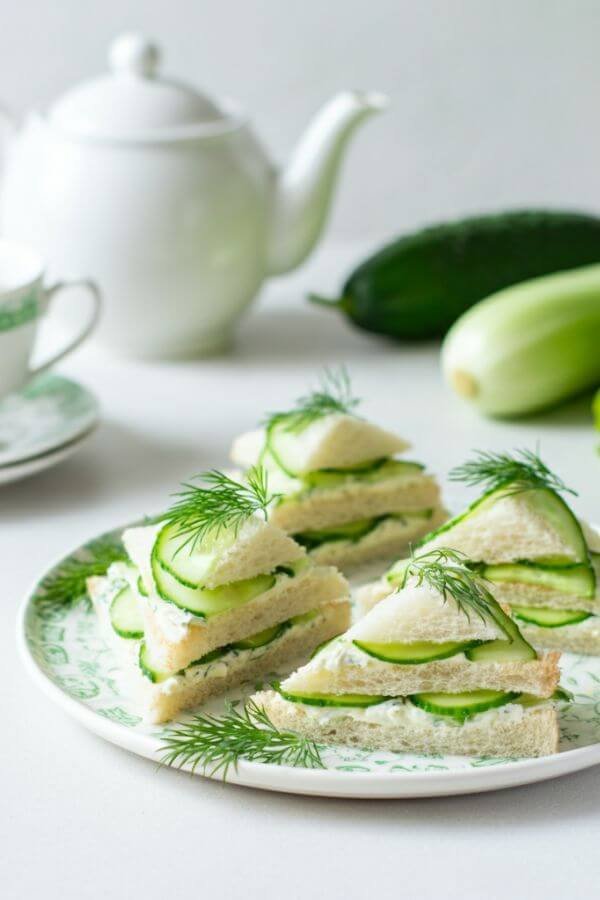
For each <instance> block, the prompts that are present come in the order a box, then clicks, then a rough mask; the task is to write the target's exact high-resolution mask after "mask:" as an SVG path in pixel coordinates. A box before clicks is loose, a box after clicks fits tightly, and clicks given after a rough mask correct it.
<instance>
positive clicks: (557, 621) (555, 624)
mask: <svg viewBox="0 0 600 900" xmlns="http://www.w3.org/2000/svg"><path fill="white" fill-rule="evenodd" d="M511 609H512V614H513V616H514V617H515V618H516V619H521V620H522V621H523V622H528V623H529V624H531V625H538V626H539V627H540V628H563V627H564V626H565V625H577V624H578V623H579V622H584V621H585V620H586V619H589V618H590V616H591V615H592V613H589V612H584V611H583V610H581V609H549V608H546V607H545V608H542V607H540V608H538V607H534V606H513V607H511Z"/></svg>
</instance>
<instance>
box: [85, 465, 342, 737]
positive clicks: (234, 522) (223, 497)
mask: <svg viewBox="0 0 600 900" xmlns="http://www.w3.org/2000/svg"><path fill="white" fill-rule="evenodd" d="M203 482H204V484H203V485H202V486H197V485H195V484H189V485H185V486H184V490H183V492H182V493H181V494H180V495H178V496H179V499H178V500H177V501H176V503H175V504H174V505H173V506H172V507H171V508H170V509H169V510H168V511H167V512H166V513H165V514H164V516H162V517H160V519H159V520H158V521H156V522H155V523H154V524H151V525H147V526H143V527H136V528H129V529H127V530H126V531H125V532H124V534H123V543H124V545H125V548H126V550H127V554H128V556H129V561H128V562H126V563H120V562H117V563H113V564H112V565H111V566H110V568H109V569H108V572H107V573H106V575H105V576H102V577H95V578H90V579H89V580H88V591H89V594H90V596H91V598H92V601H93V604H94V608H95V610H96V612H97V614H98V616H99V618H100V620H101V622H102V624H103V626H104V630H105V633H106V634H107V635H108V637H109V639H110V642H111V643H112V644H113V645H114V646H115V647H116V649H117V651H118V653H119V655H120V658H121V663H122V667H123V671H124V674H125V675H126V676H127V679H128V681H129V683H130V687H131V690H132V691H133V692H134V694H135V696H136V697H137V698H138V700H139V704H140V710H141V712H142V713H143V715H144V717H145V719H146V721H148V722H163V721H167V720H169V719H171V718H172V717H173V716H175V715H176V714H177V713H179V712H180V711H182V710H184V709H189V708H190V707H193V706H195V705H197V704H199V703H202V702H203V701H204V700H206V699H207V698H208V697H210V696H213V695H215V694H219V693H221V692H223V691H225V690H228V689H230V688H232V687H234V686H236V685H238V684H240V683H242V682H243V681H246V680H248V679H254V678H256V677H258V676H261V675H265V674H266V673H268V672H272V671H273V670H276V669H277V668H278V667H280V666H282V665H285V664H289V663H290V661H295V660H297V658H298V657H302V656H304V657H305V658H306V657H307V656H308V655H309V654H310V652H311V651H312V650H313V649H314V648H315V647H316V646H318V645H319V644H320V643H322V642H323V641H324V640H328V639H329V638H331V637H333V636H334V635H337V634H340V633H341V632H342V631H344V629H345V628H346V627H347V626H348V621H349V602H348V585H347V582H346V581H345V579H344V578H343V576H342V575H340V573H339V572H337V570H336V569H334V568H333V567H327V566H319V565H315V564H314V563H313V562H312V561H311V560H309V559H308V558H307V556H306V551H305V549H304V548H303V547H301V546H300V545H299V544H297V543H296V542H295V541H294V540H293V539H292V538H291V537H289V536H288V535H286V534H285V533H284V532H283V531H282V530H281V529H279V528H278V527H277V526H276V525H273V524H272V523H270V522H267V521H265V519H264V512H265V509H266V506H267V504H268V502H269V500H270V495H269V492H268V489H267V482H266V473H265V472H264V470H263V469H255V470H253V471H251V472H250V473H249V475H248V480H247V483H246V484H243V485H242V484H239V483H238V482H236V481H233V480H232V479H231V478H229V477H228V476H226V475H224V474H223V473H221V472H210V473H208V474H207V475H205V476H204V477H203Z"/></svg>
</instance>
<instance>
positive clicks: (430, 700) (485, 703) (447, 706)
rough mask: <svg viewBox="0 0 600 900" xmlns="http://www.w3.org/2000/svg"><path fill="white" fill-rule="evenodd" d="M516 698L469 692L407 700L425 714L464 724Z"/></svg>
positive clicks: (495, 693)
mask: <svg viewBox="0 0 600 900" xmlns="http://www.w3.org/2000/svg"><path fill="white" fill-rule="evenodd" d="M518 698H519V694H514V693H507V692H505V691H469V692H467V693H464V694H436V693H426V694H412V695H411V696H410V697H409V698H408V699H409V700H410V702H411V703H413V704H414V705H415V706H418V707H419V709H423V710H425V712H428V713H433V714H434V715H436V716H450V717H451V718H453V719H457V720H458V721H459V722H464V721H465V720H466V719H468V718H470V716H475V715H477V713H482V712H485V711H486V710H488V709H495V708H496V707H498V706H504V704H505V703H514V702H515V700H517V699H518Z"/></svg>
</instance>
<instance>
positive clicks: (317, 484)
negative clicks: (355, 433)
mask: <svg viewBox="0 0 600 900" xmlns="http://www.w3.org/2000/svg"><path fill="white" fill-rule="evenodd" d="M424 468H425V467H424V466H422V465H421V463H417V462H408V461H404V460H397V459H379V460H376V461H375V462H372V463H369V464H368V465H366V466H364V467H361V468H354V469H319V470H318V471H316V472H308V473H307V474H305V475H303V476H302V482H303V485H304V487H305V489H306V490H315V489H317V488H318V489H331V488H337V487H340V485H343V484H347V483H348V482H350V481H360V482H366V483H367V484H372V483H373V482H377V481H387V480H388V479H389V478H408V477H409V476H411V475H419V474H420V473H421V472H422V471H423V469H424Z"/></svg>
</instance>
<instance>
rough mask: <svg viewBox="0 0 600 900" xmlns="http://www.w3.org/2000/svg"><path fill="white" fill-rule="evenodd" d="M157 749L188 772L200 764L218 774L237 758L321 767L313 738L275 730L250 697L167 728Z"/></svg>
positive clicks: (236, 761)
mask: <svg viewBox="0 0 600 900" xmlns="http://www.w3.org/2000/svg"><path fill="white" fill-rule="evenodd" d="M160 752H161V753H162V754H163V755H162V758H161V762H163V763H164V764H165V765H169V766H172V765H176V766H178V767H181V766H186V765H187V766H190V767H191V771H192V772H194V771H195V770H196V769H197V768H198V766H200V767H201V768H202V769H203V771H204V772H205V774H207V775H215V774H216V773H217V772H221V771H222V773H223V780H225V779H226V778H227V772H228V771H229V768H230V767H231V766H233V767H234V769H237V764H238V762H239V760H240V759H245V760H249V761H251V762H262V763H272V764H274V765H278V766H282V765H288V766H300V767H303V768H305V769H322V768H324V765H323V760H322V759H321V754H320V753H319V748H318V747H317V745H316V744H315V743H314V742H313V741H310V740H308V739H307V738H304V737H302V736H301V735H299V734H294V733H293V732H291V731H279V729H278V728H276V727H275V725H273V723H272V722H271V720H270V718H269V716H268V715H267V713H266V712H265V710H264V709H263V708H262V707H261V706H258V705H257V703H256V702H255V701H253V700H249V701H248V702H247V703H246V705H245V706H244V707H243V709H242V710H241V711H239V710H237V709H235V707H234V704H233V703H231V702H229V703H227V713H226V714H225V715H224V716H213V715H208V714H203V715H197V716H194V718H193V719H192V721H191V722H189V723H187V724H185V725H179V726H178V727H177V728H171V729H169V730H168V731H167V732H166V737H165V742H164V745H163V746H162V747H161V749H160Z"/></svg>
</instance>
